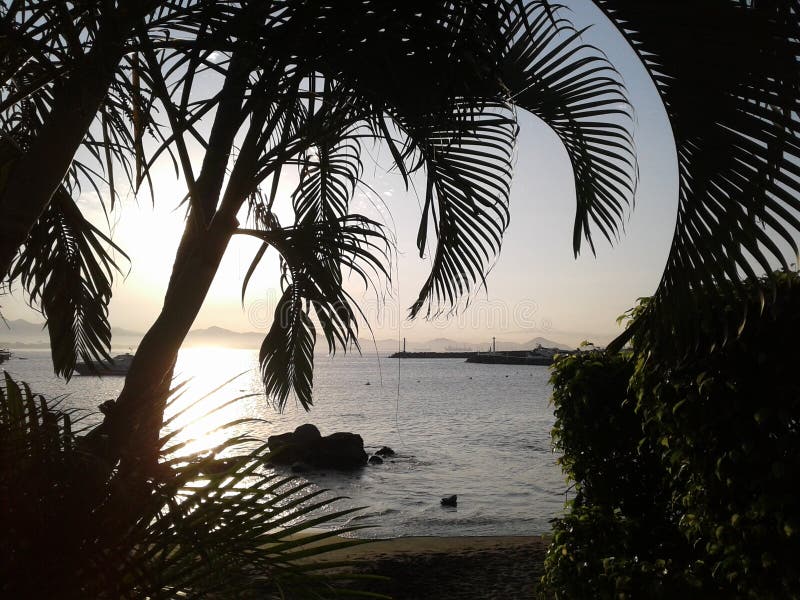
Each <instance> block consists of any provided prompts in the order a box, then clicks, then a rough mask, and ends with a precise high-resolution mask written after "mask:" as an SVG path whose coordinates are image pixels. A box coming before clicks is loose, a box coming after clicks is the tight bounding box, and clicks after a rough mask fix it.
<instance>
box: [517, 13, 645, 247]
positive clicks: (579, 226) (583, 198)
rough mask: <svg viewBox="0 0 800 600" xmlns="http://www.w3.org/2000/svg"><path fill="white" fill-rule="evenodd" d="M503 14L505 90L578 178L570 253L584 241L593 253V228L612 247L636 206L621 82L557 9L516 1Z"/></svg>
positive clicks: (630, 138) (626, 107)
mask: <svg viewBox="0 0 800 600" xmlns="http://www.w3.org/2000/svg"><path fill="white" fill-rule="evenodd" d="M506 9H507V12H506V14H505V15H504V18H503V26H504V31H505V34H506V38H507V44H508V45H507V48H506V51H505V53H504V56H503V65H502V70H503V83H504V84H505V85H506V86H507V87H508V90H509V93H510V94H511V99H512V102H513V103H514V104H515V105H516V106H518V107H521V108H524V109H525V110H527V111H529V112H531V113H533V114H534V115H536V116H537V117H539V118H540V119H541V120H542V121H544V122H545V123H546V124H547V125H549V126H550V127H551V128H552V129H553V131H554V132H555V133H556V134H557V135H558V137H559V138H560V139H561V141H562V142H563V144H564V147H565V148H566V150H567V154H568V155H569V158H570V161H571V163H572V169H573V173H574V176H575V192H576V200H577V211H576V215H575V227H574V232H573V240H572V244H573V250H574V252H575V255H576V256H577V255H578V253H579V251H580V247H581V241H582V239H585V240H586V242H588V244H589V246H590V248H591V250H592V252H594V249H595V248H594V242H593V241H592V235H591V229H592V227H594V228H596V229H597V230H599V231H600V233H601V234H602V235H603V237H605V238H606V240H608V241H609V242H613V241H614V240H615V239H617V237H618V232H619V228H620V226H621V224H622V222H623V219H624V216H625V211H626V208H627V207H628V206H630V205H631V204H632V202H633V195H634V188H635V175H636V165H635V157H634V152H633V150H634V149H633V140H632V137H631V135H630V133H629V130H628V129H629V125H630V107H629V105H628V100H627V98H626V96H625V92H624V89H623V87H622V83H621V78H620V77H619V74H618V73H617V71H616V70H615V69H614V67H613V66H612V65H611V64H610V63H609V62H608V60H606V59H605V57H604V56H603V55H602V54H601V53H600V52H599V51H598V50H597V49H596V48H594V47H592V46H589V45H587V44H585V43H583V42H582V41H581V35H582V33H583V32H582V31H577V30H575V29H574V28H573V27H572V25H571V24H570V23H569V22H568V21H566V20H565V19H562V18H560V16H559V15H560V11H559V10H558V9H557V8H555V7H551V6H549V5H548V4H546V3H544V2H539V1H534V2H522V1H518V2H511V3H509V4H508V6H507V7H506Z"/></svg>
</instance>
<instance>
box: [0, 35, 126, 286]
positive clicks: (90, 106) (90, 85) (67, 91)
mask: <svg viewBox="0 0 800 600" xmlns="http://www.w3.org/2000/svg"><path fill="white" fill-rule="evenodd" d="M120 58H121V54H119V52H117V53H115V52H114V51H113V50H112V49H110V48H108V47H107V46H105V45H104V46H100V47H97V48H95V49H93V50H92V51H91V52H90V53H89V54H88V55H87V56H86V58H85V59H83V61H82V62H81V64H80V65H79V66H77V67H76V69H75V70H74V71H73V74H72V76H71V77H70V78H69V79H68V80H67V81H66V82H65V83H64V84H63V85H61V86H59V87H58V88H57V89H56V90H55V92H54V98H53V110H52V111H51V112H50V114H49V117H48V119H47V121H46V122H45V123H44V124H43V126H42V128H41V129H40V130H39V131H37V132H35V134H34V137H33V141H32V143H31V145H30V148H29V149H28V150H27V151H26V152H25V153H24V154H22V155H21V156H20V157H19V158H17V159H16V161H14V163H13V164H12V166H11V168H10V169H9V170H8V171H7V177H6V184H5V187H4V188H3V189H0V214H1V215H2V216H3V218H2V219H0V279H4V278H5V277H6V276H7V275H8V273H9V269H10V267H11V263H12V261H13V259H14V255H15V254H16V252H17V250H18V249H19V247H20V246H22V245H23V244H24V243H25V240H26V239H27V237H28V233H29V232H30V230H31V228H32V227H33V226H34V224H35V223H36V221H37V220H38V219H39V217H40V216H41V214H42V212H43V211H44V209H45V208H47V206H48V204H49V203H50V199H51V198H52V196H53V193H54V192H55V191H56V189H57V188H58V186H59V185H60V184H61V182H62V181H63V179H64V176H65V175H66V173H67V170H68V169H69V166H70V164H71V163H72V159H73V157H74V156H75V153H76V152H77V150H78V147H79V146H80V144H81V142H82V141H83V138H84V136H85V135H86V132H87V131H88V129H89V126H90V125H91V123H92V120H93V119H94V116H95V114H96V113H97V110H98V108H99V106H100V103H101V102H102V101H103V98H104V97H105V95H106V92H107V90H108V86H109V85H110V83H111V79H112V77H113V76H114V69H115V67H116V64H117V63H118V62H119V60H120Z"/></svg>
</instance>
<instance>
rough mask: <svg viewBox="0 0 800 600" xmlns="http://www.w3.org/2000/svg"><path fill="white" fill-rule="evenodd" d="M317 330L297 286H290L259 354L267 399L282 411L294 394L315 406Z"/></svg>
mask: <svg viewBox="0 0 800 600" xmlns="http://www.w3.org/2000/svg"><path fill="white" fill-rule="evenodd" d="M315 341H316V330H315V329H314V324H313V323H312V322H311V319H310V318H309V316H308V313H307V312H306V310H305V308H304V301H303V298H302V297H301V296H300V292H299V291H298V289H297V288H295V286H294V285H291V284H290V285H288V286H287V287H286V289H285V290H284V292H283V296H281V299H280V301H279V302H278V305H277V306H276V307H275V315H274V318H273V321H272V326H271V327H270V330H269V333H267V337H265V338H264V343H263V344H262V345H261V350H260V352H259V353H258V361H259V363H260V364H261V378H262V380H263V381H264V389H265V392H266V394H267V397H268V398H271V399H272V401H273V402H274V403H275V405H276V406H277V407H278V408H282V407H283V406H284V405H285V404H286V401H287V399H288V398H289V395H290V393H291V392H292V391H293V392H294V393H295V395H296V396H297V398H298V400H299V401H300V403H301V404H302V405H303V406H304V407H309V406H311V405H312V404H313V398H312V391H313V387H314V384H313V378H314V343H315Z"/></svg>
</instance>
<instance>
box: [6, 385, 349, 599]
mask: <svg viewBox="0 0 800 600" xmlns="http://www.w3.org/2000/svg"><path fill="white" fill-rule="evenodd" d="M74 417H75V413H70V412H69V411H64V410H59V409H58V406H56V405H50V404H48V402H46V401H45V399H44V398H43V397H42V396H39V395H36V394H34V393H32V392H31V390H30V389H29V388H28V386H27V385H25V384H19V383H17V382H15V381H13V380H12V379H11V378H10V377H9V376H8V374H6V375H5V380H4V381H3V382H2V385H0V508H1V509H2V510H0V597H3V598H61V599H68V598H76V599H78V598H81V599H83V598H109V599H111V598H113V599H117V598H151V599H158V598H164V599H166V598H176V597H182V598H199V597H208V596H209V594H213V595H214V597H220V598H240V597H244V598H251V597H253V598H255V597H258V598H279V597H280V598H298V597H313V598H320V597H326V596H327V595H331V596H333V595H336V596H337V597H339V596H341V595H347V592H348V590H346V589H341V588H334V587H333V586H332V583H331V582H332V581H333V580H332V579H331V578H330V577H326V576H324V569H322V568H321V567H320V565H319V564H315V563H313V562H309V561H308V559H309V558H310V557H314V556H315V555H318V554H321V553H322V552H325V551H327V550H330V549H335V548H337V547H342V546H347V545H352V544H357V543H359V541H357V540H347V541H344V542H343V541H341V540H340V539H339V538H336V537H335V536H336V535H338V534H340V533H343V532H346V531H352V530H353V529H357V528H348V529H340V530H338V531H331V532H321V533H320V532H316V533H315V532H309V531H308V529H309V528H310V527H313V526H315V525H320V524H324V523H328V522H330V521H331V520H333V519H336V518H337V517H340V516H342V515H345V514H347V513H348V512H350V511H349V510H346V511H339V512H336V511H330V510H329V507H330V504H331V503H332V502H333V501H334V500H335V499H332V498H330V497H327V496H326V495H322V493H321V492H319V491H310V490H309V489H308V487H307V486H308V484H302V483H299V482H297V481H296V480H294V479H292V478H286V477H283V476H281V475H278V474H275V472H274V471H273V470H272V469H269V453H268V452H267V451H266V447H265V446H259V447H257V448H255V449H253V450H249V451H247V450H245V451H242V450H243V449H244V448H246V447H252V446H251V445H250V446H248V445H247V443H248V442H250V441H251V440H248V439H247V438H243V437H235V438H232V439H229V440H227V441H226V442H224V443H222V444H221V445H220V446H218V447H217V448H214V449H213V450H212V451H208V452H205V453H203V454H194V455H192V454H188V455H187V454H186V453H185V452H184V447H185V445H186V442H185V441H179V436H178V435H177V434H178V430H174V431H173V432H172V433H169V434H167V435H165V436H164V437H163V438H162V440H161V442H162V453H163V457H164V458H163V460H162V461H161V462H160V463H159V465H158V467H157V469H156V470H155V471H154V472H152V473H149V475H148V477H147V478H145V479H142V478H139V477H134V476H132V475H123V474H121V473H120V472H119V471H116V470H115V471H113V472H112V474H111V476H110V477H109V476H108V472H109V471H108V469H107V468H103V467H102V465H98V464H97V460H98V459H96V458H95V457H93V456H92V455H91V454H89V453H87V452H85V451H84V450H83V448H82V447H81V445H80V443H79V438H78V436H77V435H76V432H75V431H73V429H75V427H76V421H77V424H78V426H79V425H80V422H79V420H76V419H75V418H74ZM226 427H227V426H225V425H224V426H222V428H223V429H224V428H226ZM298 534H302V535H298ZM320 542H322V543H321V544H320ZM318 544H319V545H318ZM330 566H340V565H332V563H329V564H328V565H327V567H326V568H328V567H330ZM352 594H353V595H357V592H352Z"/></svg>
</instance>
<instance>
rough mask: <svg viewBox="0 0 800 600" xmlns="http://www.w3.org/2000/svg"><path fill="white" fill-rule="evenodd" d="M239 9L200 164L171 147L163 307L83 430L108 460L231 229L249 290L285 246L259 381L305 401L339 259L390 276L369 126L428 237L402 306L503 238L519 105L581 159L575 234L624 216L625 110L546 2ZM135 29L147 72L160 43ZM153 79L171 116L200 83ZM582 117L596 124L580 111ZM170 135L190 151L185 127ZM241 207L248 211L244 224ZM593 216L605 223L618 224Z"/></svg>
mask: <svg viewBox="0 0 800 600" xmlns="http://www.w3.org/2000/svg"><path fill="white" fill-rule="evenodd" d="M243 10H244V11H246V13H247V19H246V20H247V22H250V23H258V27H257V28H255V32H256V33H255V34H254V35H252V37H248V36H247V34H246V33H243V34H242V35H241V36H240V37H239V40H238V41H239V45H238V46H236V47H234V48H233V49H232V50H231V51H230V52H229V53H227V54H226V59H225V61H224V65H223V66H224V69H223V70H224V78H222V79H221V81H220V84H219V91H218V92H217V93H216V94H214V97H215V98H216V99H217V100H216V102H217V104H216V113H215V118H214V121H213V124H212V125H211V127H210V129H209V130H208V134H207V137H206V138H205V139H204V140H203V142H202V144H203V146H204V147H205V148H206V152H205V157H204V160H203V164H202V167H201V169H200V171H199V173H197V174H196V175H195V173H194V172H193V171H192V168H191V165H189V164H188V161H185V162H184V176H185V178H186V180H187V182H188V185H189V195H190V206H189V212H188V216H187V221H186V228H185V231H184V234H183V238H182V240H181V244H180V247H179V250H178V253H177V257H176V261H175V265H174V268H173V273H172V277H171V280H170V283H169V286H168V289H167V292H166V296H165V301H164V306H163V308H162V311H161V314H160V315H159V317H158V318H157V320H156V322H155V323H154V325H153V326H152V328H151V329H150V330H149V331H148V332H147V334H146V335H145V337H144V339H143V340H142V342H141V344H140V346H139V350H138V352H137V355H136V358H135V360H134V362H133V365H132V367H131V370H130V372H129V374H128V377H127V378H126V382H125V387H124V389H123V391H122V393H121V395H120V397H119V399H118V400H117V402H116V403H115V404H113V405H111V404H109V405H107V406H106V413H107V414H106V420H105V423H104V425H103V427H102V428H101V429H99V430H98V431H97V432H95V433H96V434H97V436H109V437H110V438H111V439H112V440H114V443H113V444H112V447H113V448H115V449H116V450H117V451H118V452H120V453H121V454H122V456H130V457H136V458H140V457H141V453H142V448H147V447H151V448H152V447H153V442H154V440H155V439H157V432H158V429H159V427H160V415H161V413H162V412H163V406H162V403H163V393H162V392H163V390H164V389H165V388H166V386H167V384H168V381H169V377H170V375H171V365H172V364H173V362H174V360H175V357H176V355H177V352H178V349H179V348H180V345H181V343H182V341H183V339H184V337H185V335H186V334H187V332H188V330H189V328H190V326H191V324H192V322H193V321H194V318H195V316H196V314H197V312H198V311H199V310H200V307H201V306H202V303H203V300H204V298H205V295H206V293H207V291H208V289H209V287H210V285H211V282H212V280H213V278H214V275H215V273H216V270H217V268H218V265H219V262H220V260H221V258H222V255H223V253H224V251H225V249H226V247H227V244H228V242H229V240H230V238H231V237H232V236H233V235H248V236H252V237H255V238H257V239H259V240H260V241H261V242H262V244H263V245H262V248H261V250H260V251H259V253H258V254H257V256H256V257H255V259H254V261H253V265H252V266H251V269H250V273H248V277H246V279H245V282H244V285H245V286H246V285H247V281H248V280H249V275H250V274H251V273H252V271H253V270H254V269H255V268H256V266H257V264H258V262H259V261H260V259H261V257H262V256H263V254H264V252H265V251H266V250H267V248H269V247H272V248H274V249H275V250H277V251H278V252H279V254H280V256H281V259H282V268H283V281H284V283H285V287H284V293H283V296H282V298H281V300H280V301H279V303H278V306H277V309H276V313H275V319H274V322H273V325H272V328H271V329H270V331H269V333H268V334H267V336H266V338H265V341H264V344H263V346H262V349H261V354H260V358H261V364H262V372H263V375H264V381H265V384H266V389H267V392H268V394H269V396H270V397H271V398H272V399H273V400H274V401H275V402H276V403H277V404H278V405H279V406H281V405H282V404H283V403H284V402H285V401H286V399H287V398H288V396H289V394H290V393H291V392H292V391H293V392H294V393H295V394H296V395H297V398H298V399H299V401H300V402H301V403H302V404H303V405H304V406H309V405H310V404H311V401H312V395H311V392H312V371H313V348H314V342H315V337H316V330H315V324H314V322H313V320H312V314H313V316H314V317H315V318H316V321H317V326H318V327H320V329H321V330H322V333H323V334H324V336H325V338H326V341H327V343H328V347H329V350H330V351H335V349H336V348H343V349H346V348H347V347H348V346H349V345H350V344H354V345H356V346H357V344H358V340H357V329H358V322H357V318H356V316H357V308H355V307H354V305H353V302H352V301H351V299H350V298H349V297H348V296H347V294H346V293H345V292H344V291H343V289H342V282H343V277H342V271H343V269H347V270H349V271H352V272H353V273H355V274H356V275H357V276H359V277H361V278H362V279H364V281H366V282H371V281H373V280H374V279H375V278H376V277H381V276H386V275H388V273H387V270H386V266H385V265H386V263H387V261H386V260H385V256H386V254H387V253H388V252H389V251H390V245H389V244H388V243H387V240H386V238H385V235H384V232H383V230H382V228H381V226H380V225H379V224H378V223H376V222H373V221H371V220H369V219H367V218H365V217H363V216H361V215H354V214H350V213H349V203H350V200H351V199H352V197H353V194H354V192H355V190H356V187H357V185H358V184H359V183H360V182H361V176H362V171H363V161H364V160H365V154H364V153H363V152H362V145H363V144H364V143H365V141H370V140H377V141H381V142H383V143H385V144H386V145H387V146H388V147H389V149H390V151H391V155H392V157H393V162H394V164H393V167H394V168H396V169H397V170H399V172H400V173H402V175H403V177H405V178H406V179H408V178H409V177H410V176H411V175H412V174H413V173H415V172H424V173H425V174H426V175H427V184H426V195H425V206H424V209H423V215H424V216H423V222H422V224H421V227H420V233H419V238H418V246H419V249H420V252H422V251H423V250H424V248H425V247H426V244H427V238H428V235H429V233H431V232H432V233H433V235H435V238H436V239H435V247H436V250H435V255H434V260H433V267H432V272H431V275H430V277H429V278H428V280H427V281H426V283H425V284H424V286H423V289H422V290H421V292H420V295H419V298H418V300H417V301H416V302H415V303H414V306H413V307H412V308H411V312H412V316H416V315H417V314H420V313H422V312H425V313H426V314H432V313H435V312H438V311H441V310H446V309H447V308H448V307H450V306H453V305H455V304H457V303H458V301H459V299H460V298H461V297H462V296H463V295H464V294H465V293H466V292H467V289H468V288H469V287H470V286H471V285H474V284H475V283H478V282H481V281H482V280H483V273H484V272H485V270H486V268H487V265H488V264H489V262H490V261H491V259H492V258H493V256H494V255H495V254H496V252H497V251H498V250H499V247H500V242H501V237H502V233H503V231H504V229H505V227H506V225H507V222H508V195H509V188H510V178H511V172H512V165H511V156H512V151H513V147H514V142H515V138H516V135H517V125H516V119H515V114H514V110H515V106H521V107H527V108H529V109H530V110H531V111H532V112H534V113H535V114H538V115H539V116H540V117H541V118H543V119H545V120H546V121H547V122H549V123H551V124H552V125H553V127H554V129H555V130H556V131H557V132H558V133H559V135H561V136H562V137H563V139H565V140H566V142H567V147H568V151H569V153H570V156H571V157H572V159H573V160H574V161H575V163H576V164H580V165H582V166H583V169H582V170H581V174H580V177H579V181H580V183H581V186H582V190H584V191H585V193H582V194H581V195H580V206H581V211H582V215H583V216H582V222H581V224H580V225H579V226H578V233H577V235H578V237H579V238H580V237H581V236H583V235H585V236H587V238H589V239H590V233H589V229H588V223H589V221H590V220H595V221H597V222H600V223H602V222H603V220H604V219H606V214H607V213H608V211H610V212H611V213H613V214H618V215H619V216H621V214H622V209H621V208H620V207H621V206H623V205H624V204H625V203H626V202H628V201H629V197H630V195H631V194H632V190H633V155H632V151H631V149H630V147H629V143H630V138H629V136H628V135H627V134H626V131H625V128H624V126H623V125H622V124H620V123H619V122H618V121H621V120H622V119H621V118H619V119H618V118H617V117H618V116H619V117H623V118H624V116H625V115H626V114H627V105H626V103H625V97H624V95H623V94H622V91H621V86H620V84H619V82H618V81H617V79H616V77H615V72H614V70H613V69H612V68H611V66H610V65H609V64H608V63H607V61H605V60H604V59H602V58H601V57H598V56H596V55H593V53H592V52H591V50H592V49H591V48H589V47H588V46H586V45H585V44H583V43H582V42H581V41H580V39H579V34H578V33H577V32H575V31H574V30H572V29H571V28H570V27H568V24H567V23H566V22H565V21H563V20H561V19H560V18H558V17H557V15H555V14H553V13H552V12H551V11H550V9H549V7H548V6H547V5H546V4H545V3H542V2H533V3H527V4H525V3H522V2H512V3H500V4H497V5H487V6H482V5H476V4H475V3H473V2H461V3H459V2H456V3H450V2H448V3H441V4H440V3H430V2H420V3H407V4H404V5H403V6H402V7H393V8H392V9H391V10H390V11H388V12H387V11H386V10H384V9H379V7H378V6H377V5H375V6H373V5H372V4H371V3H360V4H359V5H353V6H347V7H343V6H340V5H336V7H335V10H334V7H333V5H331V6H325V5H319V4H316V5H314V6H313V7H309V6H306V5H301V4H294V3H287V4H286V5H285V6H284V5H282V4H281V10H276V8H275V6H274V5H273V6H269V5H263V4H253V5H245V6H244V7H243ZM264 32H266V33H264ZM140 43H141V45H142V47H143V57H144V60H146V61H147V62H148V64H149V65H150V66H151V67H154V66H155V65H156V64H157V62H158V59H157V57H156V50H155V49H151V48H148V47H147V43H148V42H147V40H146V39H142V40H140ZM420 48H425V52H424V53H422V52H419V49H420ZM276 49H277V50H276ZM149 73H150V74H155V75H156V76H157V75H158V69H156V68H151V69H150V72H149ZM148 76H149V75H148ZM507 81H508V82H510V83H512V84H513V85H514V86H517V88H518V89H519V90H520V92H521V93H519V94H515V92H514V88H513V87H512V88H509V85H508V83H507ZM188 84H191V82H188ZM148 85H149V87H150V88H151V89H153V90H155V92H156V93H157V94H159V99H160V101H161V103H162V104H163V105H164V106H165V107H167V110H168V111H171V110H173V108H172V107H174V106H175V101H174V100H173V98H187V97H194V96H195V95H196V94H194V93H193V92H192V91H191V90H189V91H187V88H186V86H187V82H186V81H185V80H184V79H179V80H178V81H177V82H176V83H175V84H171V82H169V81H167V80H166V79H158V80H153V81H149V82H148ZM420 86H421V87H422V88H423V89H425V90H426V94H425V97H424V98H421V97H420V95H419V93H418V92H417V89H419V87H420ZM532 90H536V93H534V92H533V91H532ZM590 97H591V98H592V101H591V107H587V106H585V104H586V103H587V102H588V98H590ZM556 107H559V108H558V109H556ZM174 110H176V111H179V110H181V107H180V106H178V107H177V108H174ZM597 114H605V115H606V117H607V119H608V120H607V122H605V123H596V122H594V121H593V118H594V116H595V115H597ZM170 119H172V117H170ZM175 144H176V146H177V147H178V148H179V154H181V155H185V154H186V153H187V151H186V149H185V147H184V145H183V144H184V142H183V140H182V139H181V138H180V136H178V137H177V138H176V140H175ZM231 155H235V158H234V159H233V160H232V161H231V164H230V166H229V165H228V157H229V156H231ZM609 155H611V157H610V158H609ZM228 166H229V172H228V173H226V167H228ZM595 167H596V168H595ZM287 168H299V169H300V174H301V177H300V183H299V185H298V187H297V189H296V190H295V192H294V193H293V195H292V201H293V206H294V211H295V216H296V220H295V223H294V224H293V225H291V226H289V227H282V226H280V225H279V224H278V222H277V219H276V217H275V216H274V214H273V212H272V207H273V202H274V200H275V196H276V193H277V190H278V184H279V181H280V177H281V174H282V173H284V172H285V170H286V169H287ZM262 184H265V185H264V187H265V189H264V190H262V189H261V187H260V186H262ZM244 208H246V209H247V214H248V217H249V226H247V227H240V224H239V222H238V218H239V217H240V216H241V214H242V210H243V209H244ZM429 230H430V231H429ZM603 231H604V233H605V234H606V235H609V236H610V235H612V232H613V231H614V227H613V226H611V225H603ZM142 415H145V416H142Z"/></svg>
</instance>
